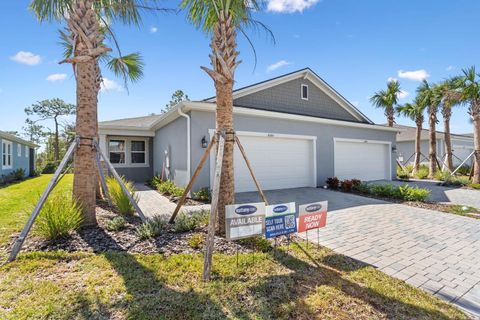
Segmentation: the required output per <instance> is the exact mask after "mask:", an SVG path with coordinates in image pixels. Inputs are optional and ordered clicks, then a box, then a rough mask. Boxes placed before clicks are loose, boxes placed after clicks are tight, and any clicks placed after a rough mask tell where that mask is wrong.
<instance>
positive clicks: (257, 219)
mask: <svg viewBox="0 0 480 320" xmlns="http://www.w3.org/2000/svg"><path fill="white" fill-rule="evenodd" d="M225 215H226V216H225V218H226V219H225V231H226V236H227V239H228V240H237V239H243V238H249V237H253V236H257V235H263V234H264V232H265V203H264V202H260V203H244V204H236V205H229V206H225Z"/></svg>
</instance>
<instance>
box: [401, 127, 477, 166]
mask: <svg viewBox="0 0 480 320" xmlns="http://www.w3.org/2000/svg"><path fill="white" fill-rule="evenodd" d="M395 127H396V128H399V129H402V130H403V131H400V132H399V133H398V135H397V156H398V160H399V161H400V162H402V163H404V164H407V163H413V161H414V157H413V155H414V153H415V137H416V128H415V127H410V126H404V125H395ZM429 132H430V131H429V130H428V129H423V130H422V133H421V135H420V150H421V153H422V155H423V156H422V157H421V159H422V160H421V161H422V162H425V163H427V162H428V154H429V146H430V143H429ZM436 136H437V155H438V158H439V160H440V162H442V161H445V155H446V147H445V133H444V132H442V131H437V132H436ZM450 139H451V141H452V153H453V159H452V160H453V165H454V166H458V165H460V164H461V163H462V162H463V161H464V160H465V159H466V158H467V157H468V156H469V155H470V154H471V153H472V152H473V150H474V144H473V134H450ZM472 162H473V158H472V157H471V158H470V159H469V160H468V161H467V162H466V164H467V165H471V164H472Z"/></svg>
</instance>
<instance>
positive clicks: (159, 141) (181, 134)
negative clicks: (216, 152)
mask: <svg viewBox="0 0 480 320" xmlns="http://www.w3.org/2000/svg"><path fill="white" fill-rule="evenodd" d="M192 127H194V126H193V124H192ZM192 136H193V137H195V135H194V134H193V133H192ZM192 144H194V143H192ZM153 150H154V152H153V153H154V156H153V164H154V165H153V174H155V175H161V174H162V168H163V164H164V161H165V151H168V155H169V164H170V173H171V176H170V178H171V179H172V178H173V180H174V181H175V183H176V184H177V185H180V186H183V185H186V183H187V182H188V181H187V180H188V178H187V119H185V118H183V117H179V118H177V119H176V120H174V121H172V122H171V123H169V124H167V125H166V126H164V127H162V128H160V129H159V130H157V132H156V133H155V138H154V143H153ZM194 163H198V162H194ZM192 170H194V169H192Z"/></svg>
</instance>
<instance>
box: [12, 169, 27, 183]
mask: <svg viewBox="0 0 480 320" xmlns="http://www.w3.org/2000/svg"><path fill="white" fill-rule="evenodd" d="M12 174H13V177H14V179H15V180H23V179H24V178H25V170H24V169H23V168H20V169H17V170H15V171H13V172H12Z"/></svg>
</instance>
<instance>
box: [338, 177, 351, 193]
mask: <svg viewBox="0 0 480 320" xmlns="http://www.w3.org/2000/svg"><path fill="white" fill-rule="evenodd" d="M340 187H341V188H342V191H343V192H352V188H353V182H352V180H343V181H342V182H341V183H340Z"/></svg>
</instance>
